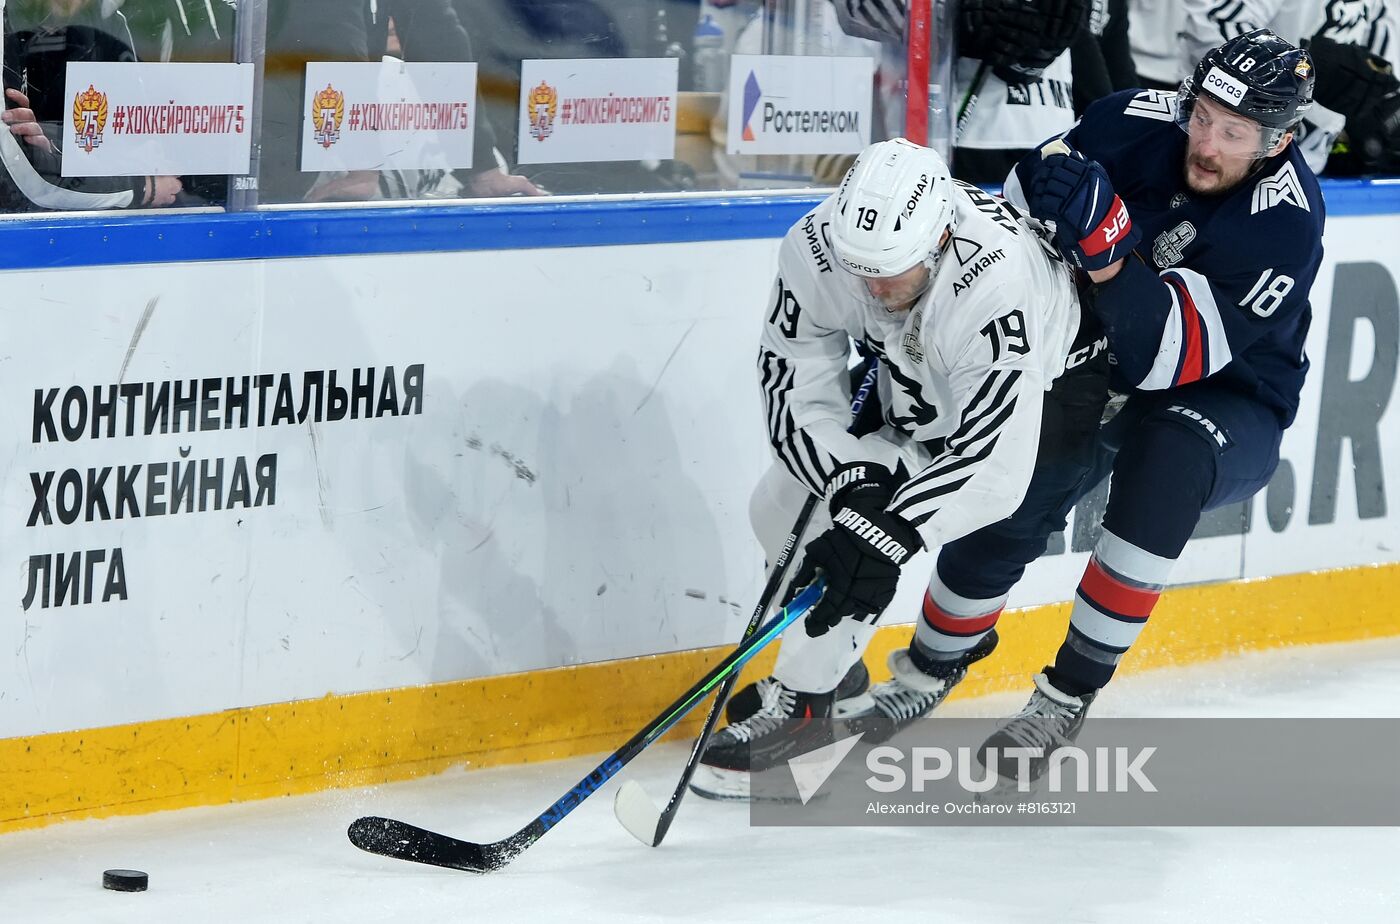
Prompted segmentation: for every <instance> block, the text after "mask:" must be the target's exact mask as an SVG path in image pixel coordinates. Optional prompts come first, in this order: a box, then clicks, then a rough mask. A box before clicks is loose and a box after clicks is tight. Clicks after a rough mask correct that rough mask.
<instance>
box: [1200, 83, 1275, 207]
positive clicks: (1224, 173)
mask: <svg viewBox="0 0 1400 924" xmlns="http://www.w3.org/2000/svg"><path fill="white" fill-rule="evenodd" d="M1188 135H1189V140H1188V142H1187V144H1186V168H1185V170H1186V185H1187V186H1188V187H1189V188H1190V190H1191V191H1192V192H1194V193H1197V194H1199V195H1206V196H1212V195H1220V194H1221V193H1225V192H1229V191H1230V190H1231V189H1233V188H1234V187H1236V186H1238V185H1239V183H1240V181H1241V180H1243V179H1244V178H1245V176H1247V175H1248V174H1249V170H1250V168H1251V167H1252V166H1253V164H1254V161H1255V160H1257V159H1258V157H1259V153H1260V152H1259V146H1260V137H1261V129H1260V126H1259V123H1258V122H1255V121H1254V120H1253V119H1246V118H1245V117H1244V116H1241V115H1237V114H1236V113H1233V112H1230V111H1229V110H1228V109H1226V108H1225V107H1224V106H1223V105H1221V104H1220V103H1217V102H1215V101H1214V100H1211V99H1207V98H1206V97H1205V96H1204V95H1202V96H1201V97H1200V98H1199V99H1197V100H1196V105H1195V107H1194V108H1193V109H1192V111H1191V122H1190V125H1189V127H1188Z"/></svg>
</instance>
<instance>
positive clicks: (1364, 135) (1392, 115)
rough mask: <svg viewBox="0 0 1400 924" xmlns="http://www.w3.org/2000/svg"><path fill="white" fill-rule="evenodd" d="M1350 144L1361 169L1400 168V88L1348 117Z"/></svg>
mask: <svg viewBox="0 0 1400 924" xmlns="http://www.w3.org/2000/svg"><path fill="white" fill-rule="evenodd" d="M1347 144H1348V147H1349V148H1350V149H1351V152H1352V154H1353V156H1354V157H1355V158H1356V163H1357V165H1358V166H1359V168H1360V170H1361V172H1363V173H1396V172H1400V90H1392V91H1391V92H1389V93H1387V94H1386V95H1385V96H1382V97H1381V98H1380V99H1378V100H1376V101H1375V102H1374V103H1373V104H1371V105H1370V106H1368V107H1367V108H1366V109H1363V110H1362V111H1361V114H1360V115H1358V116H1357V117H1356V118H1354V119H1347Z"/></svg>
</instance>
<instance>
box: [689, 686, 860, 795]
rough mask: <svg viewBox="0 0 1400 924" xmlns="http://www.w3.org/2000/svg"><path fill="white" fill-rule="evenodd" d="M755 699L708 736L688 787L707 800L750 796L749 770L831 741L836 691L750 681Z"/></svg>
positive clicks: (756, 770)
mask: <svg viewBox="0 0 1400 924" xmlns="http://www.w3.org/2000/svg"><path fill="white" fill-rule="evenodd" d="M755 689H756V690H757V695H758V697H759V704H758V708H757V710H756V711H754V712H753V714H752V715H750V716H748V717H747V718H745V719H742V720H741V721H738V722H735V723H733V724H731V725H728V726H726V727H725V728H723V729H721V730H720V731H719V732H717V733H716V734H715V736H714V737H713V738H711V739H710V742H709V744H707V745H706V746H705V752H704V754H702V755H701V757H700V764H699V765H698V766H697V767H696V769H695V776H693V777H692V778H691V780H690V789H691V791H692V792H694V793H695V794H696V795H700V796H704V797H705V798H707V799H735V800H747V799H748V798H749V792H750V790H749V775H750V774H751V773H762V772H763V771H765V770H768V769H770V768H772V767H775V766H780V765H782V764H784V763H786V762H787V761H788V759H790V758H793V757H797V756H798V755H800V754H806V753H807V752H809V751H812V750H815V749H816V748H819V747H822V746H824V745H827V744H830V743H831V722H830V721H828V720H829V719H830V717H831V706H832V702H833V700H834V699H835V693H799V692H798V691H796V690H790V689H788V688H787V687H785V686H783V685H782V684H781V683H780V682H778V681H777V680H774V679H773V678H771V677H769V678H765V680H762V681H759V683H758V684H755Z"/></svg>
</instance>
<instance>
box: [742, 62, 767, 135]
mask: <svg viewBox="0 0 1400 924" xmlns="http://www.w3.org/2000/svg"><path fill="white" fill-rule="evenodd" d="M761 99H763V91H762V90H760V89H759V88H758V77H756V76H755V75H754V72H753V71H749V79H748V80H746V81H744V135H743V137H744V140H745V141H753V140H754V134H753V114H754V112H755V111H757V109H758V101H759V100H761Z"/></svg>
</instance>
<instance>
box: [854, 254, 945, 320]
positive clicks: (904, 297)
mask: <svg viewBox="0 0 1400 924" xmlns="http://www.w3.org/2000/svg"><path fill="white" fill-rule="evenodd" d="M928 277H929V270H928V267H927V266H924V265H923V264H922V263H920V264H919V265H918V266H916V267H914V268H913V269H908V270H905V271H904V272H902V273H900V274H899V275H898V276H862V277H861V280H862V281H863V282H864V283H865V290H866V291H867V292H869V293H870V295H871V297H872V298H874V299H875V300H876V301H878V302H879V303H880V304H882V305H884V306H885V310H886V311H889V312H892V313H893V312H896V311H908V310H909V309H910V308H912V307H914V302H915V301H917V300H918V298H919V296H920V295H923V294H924V290H925V289H927V288H928V281H929V278H928Z"/></svg>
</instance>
